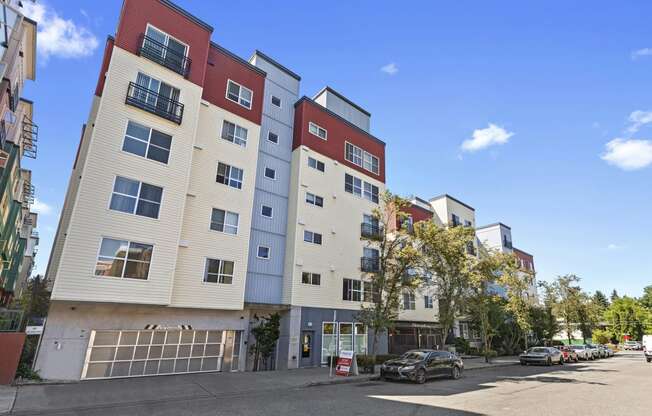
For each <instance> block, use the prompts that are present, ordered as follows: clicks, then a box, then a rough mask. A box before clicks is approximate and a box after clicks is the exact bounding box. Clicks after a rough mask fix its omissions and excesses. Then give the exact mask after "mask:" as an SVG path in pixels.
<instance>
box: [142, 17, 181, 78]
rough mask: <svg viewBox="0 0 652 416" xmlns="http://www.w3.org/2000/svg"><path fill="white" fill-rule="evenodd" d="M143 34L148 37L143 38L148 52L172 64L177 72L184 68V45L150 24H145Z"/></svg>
mask: <svg viewBox="0 0 652 416" xmlns="http://www.w3.org/2000/svg"><path fill="white" fill-rule="evenodd" d="M145 34H146V36H147V37H148V38H149V39H144V41H143V45H144V46H145V47H146V48H147V53H148V54H155V55H157V57H160V58H161V59H162V60H163V62H164V63H166V64H168V65H172V66H173V68H174V69H175V70H176V71H177V72H179V71H180V70H182V69H185V68H184V64H185V63H184V58H185V56H186V49H187V46H186V45H184V44H183V43H181V42H179V41H178V40H176V39H174V38H172V37H170V35H168V34H167V33H164V32H161V31H160V30H158V29H155V28H154V27H153V26H150V25H147V31H146V32H145ZM152 41H154V42H152ZM185 65H187V64H185Z"/></svg>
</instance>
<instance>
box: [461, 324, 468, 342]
mask: <svg viewBox="0 0 652 416" xmlns="http://www.w3.org/2000/svg"><path fill="white" fill-rule="evenodd" d="M460 336H461V337H462V338H464V339H469V324H468V323H467V322H460Z"/></svg>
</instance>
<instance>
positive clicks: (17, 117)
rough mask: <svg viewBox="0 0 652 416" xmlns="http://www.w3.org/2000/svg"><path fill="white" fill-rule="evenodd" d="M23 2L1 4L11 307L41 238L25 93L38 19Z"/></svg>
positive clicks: (33, 136)
mask: <svg viewBox="0 0 652 416" xmlns="http://www.w3.org/2000/svg"><path fill="white" fill-rule="evenodd" d="M21 7H22V6H21V5H20V3H19V2H15V1H7V2H0V9H1V10H0V23H1V26H2V29H3V30H0V80H1V81H0V114H1V115H2V120H1V121H0V307H6V306H8V305H9V304H10V303H11V301H12V300H13V299H14V298H15V297H16V295H17V293H16V292H17V288H20V287H21V285H22V282H23V281H24V280H25V279H26V278H27V277H29V274H31V269H32V267H33V258H34V255H35V253H36V251H35V244H36V243H37V242H38V237H37V236H36V234H35V232H34V228H35V227H36V214H35V213H32V212H31V211H30V209H31V205H32V203H33V202H34V186H33V185H32V172H31V171H30V170H29V169H26V167H25V161H26V159H29V158H32V159H34V158H36V154H37V140H38V137H37V136H38V127H37V126H36V125H35V124H34V122H33V121H32V120H33V118H34V116H33V113H34V108H33V107H34V103H33V102H32V101H30V100H28V99H26V98H23V97H22V91H23V86H24V83H25V81H26V80H32V81H33V80H34V79H35V76H36V22H34V21H32V20H30V19H28V18H26V17H25V16H23V15H22V11H21Z"/></svg>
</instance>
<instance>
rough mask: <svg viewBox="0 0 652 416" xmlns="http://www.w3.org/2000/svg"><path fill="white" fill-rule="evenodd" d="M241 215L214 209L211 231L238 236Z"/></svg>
mask: <svg viewBox="0 0 652 416" xmlns="http://www.w3.org/2000/svg"><path fill="white" fill-rule="evenodd" d="M239 220H240V215H239V214H238V213H236V212H231V211H225V210H223V209H218V208H213V212H212V213H211V230H213V231H219V232H221V233H226V234H234V235H235V234H238V222H239Z"/></svg>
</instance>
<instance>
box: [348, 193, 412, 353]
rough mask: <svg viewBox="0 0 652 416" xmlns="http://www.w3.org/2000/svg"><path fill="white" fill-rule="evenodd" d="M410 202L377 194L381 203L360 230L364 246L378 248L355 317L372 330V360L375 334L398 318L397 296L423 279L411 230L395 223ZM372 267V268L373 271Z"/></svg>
mask: <svg viewBox="0 0 652 416" xmlns="http://www.w3.org/2000/svg"><path fill="white" fill-rule="evenodd" d="M409 204H410V202H409V201H407V200H406V199H403V198H401V197H399V196H397V195H394V194H392V193H390V192H389V191H387V192H385V193H383V195H382V196H381V204H380V206H379V207H378V208H376V209H374V210H373V213H372V218H373V220H372V223H371V224H368V225H367V224H366V225H365V226H366V227H367V228H368V229H367V230H365V231H368V232H364V233H363V236H362V238H363V240H365V241H366V244H367V246H369V247H373V248H376V249H378V261H377V265H374V266H377V267H372V271H370V272H367V273H365V278H364V279H365V282H364V283H363V284H370V285H371V288H372V290H371V291H367V290H365V291H364V299H363V301H364V302H363V304H362V307H361V309H360V312H359V313H358V315H357V320H358V321H360V322H362V323H364V324H365V325H367V327H368V328H369V329H371V331H372V336H373V339H372V348H371V356H372V357H373V358H372V362H375V356H376V352H377V347H378V341H379V337H380V335H381V334H382V333H383V332H387V331H388V330H389V329H390V328H391V327H392V326H393V325H394V322H395V321H396V319H397V318H398V314H399V310H400V305H401V298H402V295H403V292H404V291H406V290H410V291H413V290H415V289H416V288H417V287H419V286H420V285H421V284H422V282H423V279H422V277H421V275H420V274H419V273H418V270H419V269H418V265H419V264H420V262H419V260H420V252H419V250H417V249H416V248H415V245H414V238H413V235H412V233H411V231H412V230H410V229H408V228H407V227H401V226H397V224H398V225H400V224H403V223H404V221H405V220H406V219H407V216H408V215H407V214H406V213H405V208H407V207H408V206H409ZM374 269H375V270H374Z"/></svg>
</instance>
